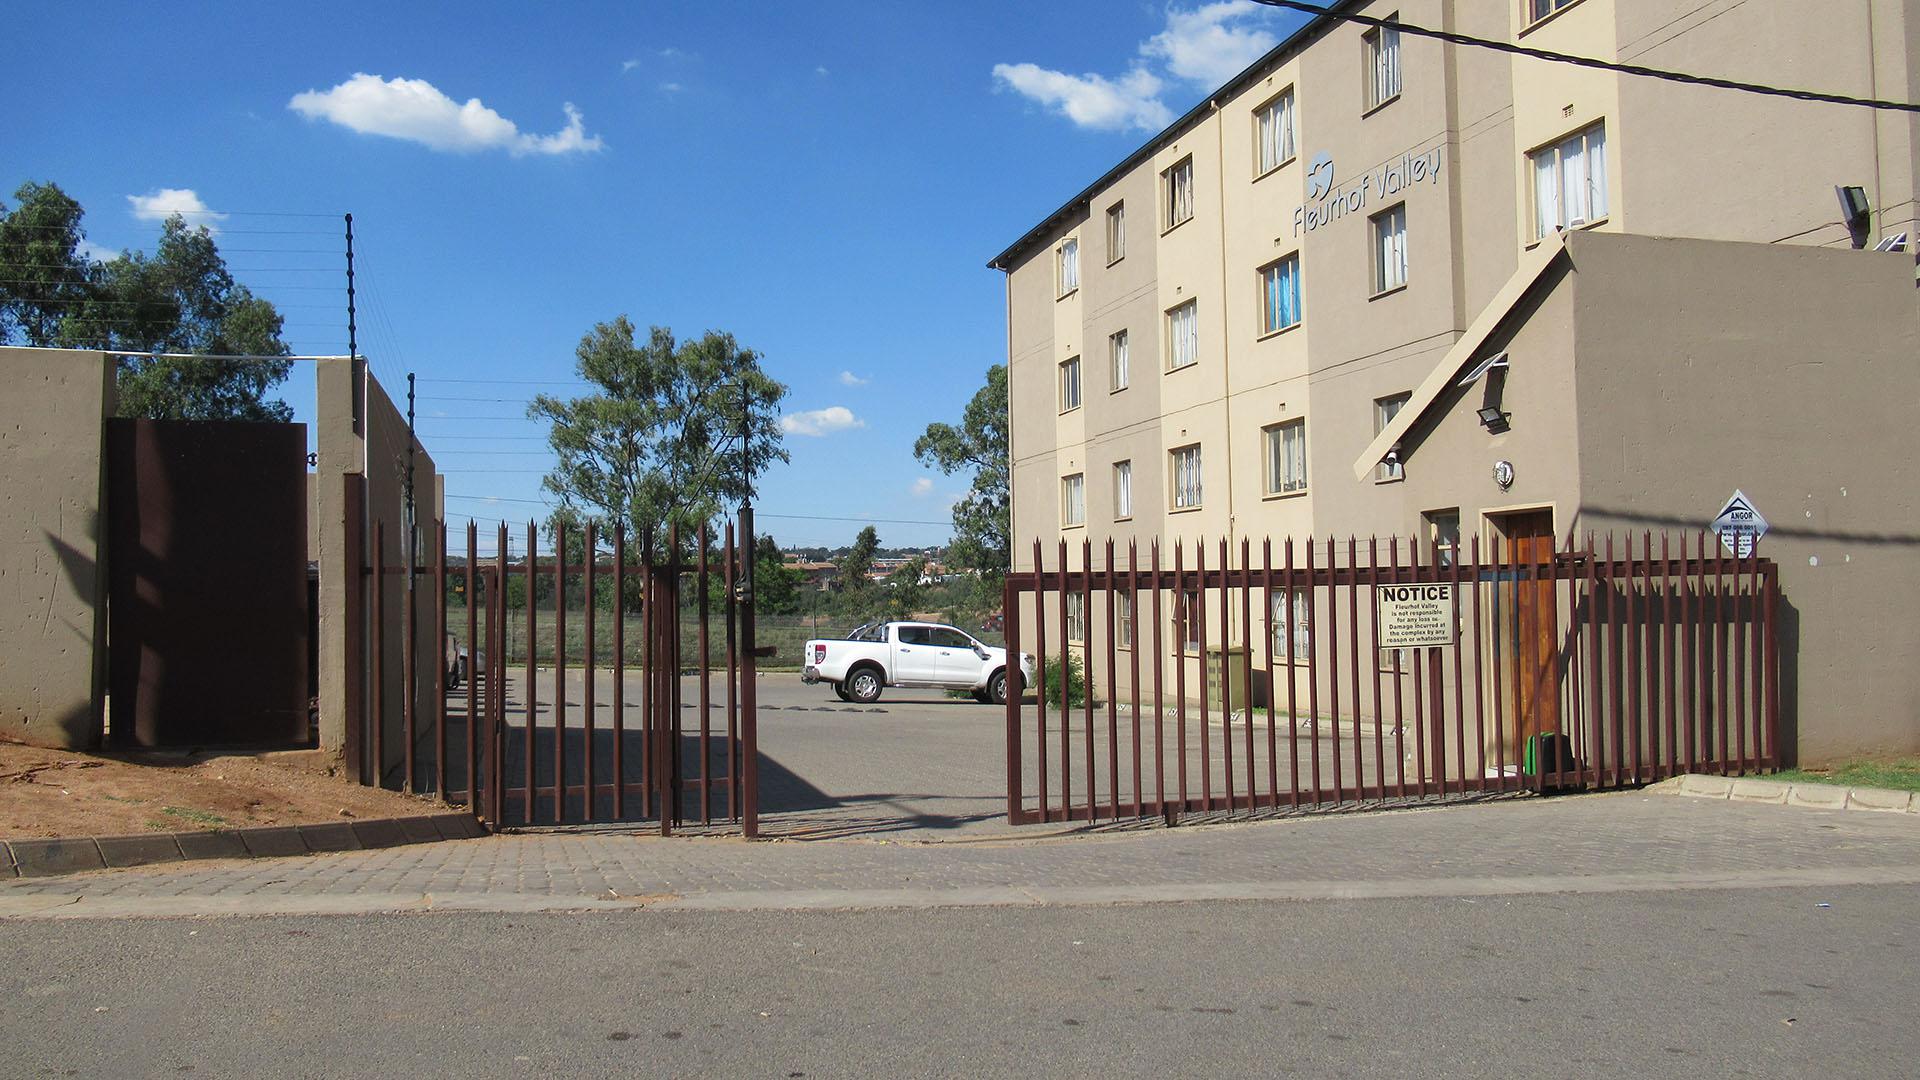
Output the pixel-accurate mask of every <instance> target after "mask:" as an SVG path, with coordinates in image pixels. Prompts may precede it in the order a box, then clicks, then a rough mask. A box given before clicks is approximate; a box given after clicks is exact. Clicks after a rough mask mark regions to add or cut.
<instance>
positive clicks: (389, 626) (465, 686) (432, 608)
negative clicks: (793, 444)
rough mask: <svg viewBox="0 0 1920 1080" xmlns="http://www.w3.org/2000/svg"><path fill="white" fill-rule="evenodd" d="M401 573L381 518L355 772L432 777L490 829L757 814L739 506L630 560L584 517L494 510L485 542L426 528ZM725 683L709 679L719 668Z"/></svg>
mask: <svg viewBox="0 0 1920 1080" xmlns="http://www.w3.org/2000/svg"><path fill="white" fill-rule="evenodd" d="M429 531H430V533H431V538H430V541H429V542H428V543H425V544H422V545H421V550H420V552H419V554H418V555H417V556H416V563H417V565H416V566H415V568H414V569H413V570H412V572H411V573H409V571H408V569H407V567H406V566H405V565H404V563H403V564H402V565H393V558H392V553H393V551H394V550H395V545H394V544H393V543H392V542H391V537H390V535H389V534H388V532H387V527H386V525H385V523H383V522H375V523H374V525H373V528H372V530H371V545H370V548H369V554H370V558H369V559H368V560H367V562H368V565H367V566H366V567H365V574H366V577H367V579H368V583H369V585H370V588H369V591H368V595H367V597H366V600H365V602H364V606H363V611H364V613H365V631H364V635H363V638H364V640H363V642H362V643H360V644H361V646H362V647H363V648H364V650H365V651H364V677H365V678H364V682H365V696H364V703H363V707H362V709H361V710H360V716H359V724H360V725H361V729H362V730H361V731H360V732H359V736H360V737H359V739H358V740H357V746H358V749H359V752H360V754H361V755H362V760H361V761H360V762H359V763H358V764H359V765H360V769H361V772H360V775H361V779H362V782H365V783H379V784H380V785H382V786H385V787H389V788H397V789H400V790H405V791H409V792H431V793H436V794H438V795H440V796H441V797H442V798H444V799H446V800H447V801H449V802H453V803H457V804H462V805H466V806H469V807H471V808H472V809H473V811H474V813H475V814H476V815H477V816H478V817H480V818H481V819H482V820H483V821H485V822H486V823H487V824H488V825H490V826H491V827H493V828H495V829H499V828H503V827H509V826H528V825H542V826H544V825H570V824H587V823H595V822H629V821H636V820H652V821H656V822H658V826H659V829H660V832H661V833H662V834H663V835H665V834H669V833H671V832H672V831H673V830H674V829H675V828H676V827H680V826H695V825H697V826H701V827H727V828H738V829H739V830H740V831H742V832H743V833H744V834H745V835H747V836H749V837H752V836H756V835H758V832H759V813H758V799H757V780H756V777H757V761H756V750H755V746H756V741H757V740H756V727H757V725H756V709H755V700H754V656H755V652H754V646H753V633H754V632H753V614H752V603H751V596H750V594H749V591H748V578H747V575H748V564H749V562H750V560H751V559H752V550H753V546H752V520H751V518H750V517H747V516H746V515H743V520H742V521H741V523H740V534H739V538H738V542H736V535H735V528H734V526H733V525H732V524H731V523H730V524H728V525H727V526H726V528H725V531H724V535H723V537H721V538H720V539H719V542H718V543H717V544H716V543H715V538H714V537H713V536H712V535H711V534H710V533H709V531H708V530H707V529H706V528H704V527H703V528H702V529H701V530H700V533H699V535H698V537H697V538H695V542H694V544H693V546H692V553H691V554H690V555H689V554H687V553H686V552H684V551H683V550H682V549H683V544H682V542H681V540H680V538H679V537H678V535H677V534H676V535H670V536H669V537H668V538H667V542H666V544H665V548H666V553H665V556H664V557H665V561H664V563H663V564H661V565H654V566H647V565H644V564H639V563H636V562H635V561H634V554H635V553H634V552H633V551H632V550H631V549H630V547H629V544H628V540H627V537H626V535H625V533H624V531H622V530H616V531H615V532H614V534H613V537H612V542H611V544H610V545H606V544H603V542H602V540H603V538H602V537H601V536H600V535H599V533H598V531H597V530H596V529H595V528H594V527H593V526H588V527H587V528H586V529H585V530H584V531H582V532H571V531H568V530H564V529H563V530H561V531H560V532H558V533H557V534H550V535H549V537H548V539H549V540H550V544H549V548H548V551H547V552H546V553H544V554H543V553H542V551H541V530H540V529H539V527H538V526H537V525H535V524H531V523H530V524H529V525H528V526H527V531H526V537H525V541H524V546H523V547H522V548H521V550H520V553H519V554H518V555H517V556H516V555H515V554H514V552H513V550H512V547H513V544H512V538H510V537H509V533H508V530H507V527H506V526H505V525H504V524H502V525H500V526H498V528H497V530H496V532H495V535H494V536H493V537H492V539H493V551H492V552H491V553H490V554H488V555H486V556H482V555H481V554H480V551H479V547H480V544H479V538H480V537H479V532H478V530H477V528H476V527H475V526H474V525H472V524H469V525H468V526H467V530H466V537H465V545H464V546H465V552H464V554H462V553H461V552H459V551H458V550H455V551H453V552H449V551H448V543H447V532H446V528H445V527H444V525H441V526H436V527H433V528H432V529H431V530H429ZM716 680H717V681H718V683H719V685H718V686H717V687H716V686H715V682H716Z"/></svg>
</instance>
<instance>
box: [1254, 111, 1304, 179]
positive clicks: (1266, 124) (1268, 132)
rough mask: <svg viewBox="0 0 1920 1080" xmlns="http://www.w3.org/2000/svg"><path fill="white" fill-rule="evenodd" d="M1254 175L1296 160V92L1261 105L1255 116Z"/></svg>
mask: <svg viewBox="0 0 1920 1080" xmlns="http://www.w3.org/2000/svg"><path fill="white" fill-rule="evenodd" d="M1253 139H1254V152H1253V158H1254V176H1256V177H1260V176H1265V175H1266V174H1268V173H1270V172H1272V171H1273V170H1275V169H1277V168H1279V167H1280V166H1282V165H1285V164H1286V163H1287V162H1289V161H1292V160H1293V154H1294V150H1293V91H1292V90H1291V89H1288V90H1287V91H1286V92H1285V93H1283V94H1281V95H1280V96H1279V97H1277V98H1274V99H1273V100H1272V101H1269V102H1267V103H1266V104H1265V105H1262V106H1260V108H1259V109H1257V110H1255V111H1254V114H1253Z"/></svg>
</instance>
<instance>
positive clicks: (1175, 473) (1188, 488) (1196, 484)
mask: <svg viewBox="0 0 1920 1080" xmlns="http://www.w3.org/2000/svg"><path fill="white" fill-rule="evenodd" d="M1169 456H1170V457H1171V458H1172V468H1171V470H1170V471H1171V473H1172V478H1173V508H1174V509H1175V510H1191V509H1193V508H1194V507H1197V506H1199V505H1200V497H1201V495H1202V493H1203V489H1202V486H1201V483H1200V447H1199V446H1198V445H1194V446H1183V447H1181V448H1180V449H1178V450H1174V451H1172V452H1171V453H1170V454H1169Z"/></svg>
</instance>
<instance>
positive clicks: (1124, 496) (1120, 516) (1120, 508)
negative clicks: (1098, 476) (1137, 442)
mask: <svg viewBox="0 0 1920 1080" xmlns="http://www.w3.org/2000/svg"><path fill="white" fill-rule="evenodd" d="M1132 516H1133V462H1131V461H1116V462H1114V463H1113V518H1114V520H1115V521H1124V520H1126V519H1127V518H1130V517H1132Z"/></svg>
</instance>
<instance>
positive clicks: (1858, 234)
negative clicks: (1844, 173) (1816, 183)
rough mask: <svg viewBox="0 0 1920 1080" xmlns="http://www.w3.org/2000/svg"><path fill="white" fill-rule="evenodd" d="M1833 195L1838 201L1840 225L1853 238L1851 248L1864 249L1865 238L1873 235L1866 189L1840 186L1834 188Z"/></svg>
mask: <svg viewBox="0 0 1920 1080" xmlns="http://www.w3.org/2000/svg"><path fill="white" fill-rule="evenodd" d="M1833 193H1834V195H1835V197H1837V198H1838V199H1839V200H1840V223H1841V224H1843V225H1845V226H1846V227H1847V233H1848V235H1850V236H1852V237H1853V246H1854V247H1855V248H1864V247H1866V246H1867V238H1868V237H1869V236H1871V235H1873V233H1872V228H1873V207H1871V206H1869V205H1868V204H1867V189H1866V188H1863V187H1847V186H1842V187H1836V188H1834V189H1833Z"/></svg>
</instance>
